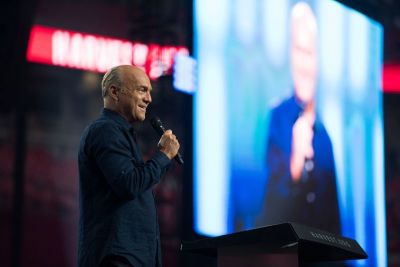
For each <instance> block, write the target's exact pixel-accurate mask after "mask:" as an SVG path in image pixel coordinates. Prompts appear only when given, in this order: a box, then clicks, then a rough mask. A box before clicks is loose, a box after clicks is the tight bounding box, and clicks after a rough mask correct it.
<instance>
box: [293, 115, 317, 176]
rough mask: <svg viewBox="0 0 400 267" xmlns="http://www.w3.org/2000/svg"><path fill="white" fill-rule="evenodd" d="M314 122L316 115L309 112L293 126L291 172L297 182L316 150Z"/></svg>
mask: <svg viewBox="0 0 400 267" xmlns="http://www.w3.org/2000/svg"><path fill="white" fill-rule="evenodd" d="M314 122H315V114H314V113H311V112H308V113H304V114H302V115H301V116H300V117H299V118H298V119H297V120H296V123H295V124H294V125H293V129H292V153H291V156H290V172H291V174H292V179H293V181H295V182H297V181H298V180H299V179H300V177H301V173H302V171H303V167H304V163H305V160H306V159H310V158H312V157H313V156H314V149H313V147H312V140H313V137H314V131H313V125H314Z"/></svg>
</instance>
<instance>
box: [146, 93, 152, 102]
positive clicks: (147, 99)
mask: <svg viewBox="0 0 400 267" xmlns="http://www.w3.org/2000/svg"><path fill="white" fill-rule="evenodd" d="M144 101H146V103H151V101H152V99H151V94H150V92H147V94H146V95H145V97H144Z"/></svg>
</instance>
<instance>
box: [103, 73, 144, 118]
mask: <svg viewBox="0 0 400 267" xmlns="http://www.w3.org/2000/svg"><path fill="white" fill-rule="evenodd" d="M101 87H102V94H103V100H104V107H105V108H108V109H111V110H114V111H116V112H118V113H119V114H121V115H122V116H123V117H124V118H125V119H126V120H127V121H129V122H134V121H143V120H144V119H145V117H146V109H147V106H148V105H149V104H150V103H151V95H150V93H151V90H152V87H151V84H150V80H149V78H148V77H147V75H146V73H145V72H144V71H143V70H141V69H140V68H138V67H136V66H130V65H121V66H117V67H114V68H112V69H110V70H109V71H108V72H107V73H106V74H105V75H104V77H103V81H102V82H101Z"/></svg>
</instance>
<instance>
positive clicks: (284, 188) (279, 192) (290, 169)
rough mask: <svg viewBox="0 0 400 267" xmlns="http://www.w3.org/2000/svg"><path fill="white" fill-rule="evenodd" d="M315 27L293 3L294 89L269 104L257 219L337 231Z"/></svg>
mask: <svg viewBox="0 0 400 267" xmlns="http://www.w3.org/2000/svg"><path fill="white" fill-rule="evenodd" d="M317 31H318V29H317V22H316V18H315V16H314V14H313V11H312V9H311V7H310V6H309V5H308V4H307V3H305V2H299V3H297V4H295V5H294V7H293V9H292V11H291V44H290V61H291V72H292V79H293V88H294V93H293V95H292V96H290V97H289V98H287V99H285V100H283V101H282V102H280V103H279V104H278V105H277V106H275V107H274V108H273V109H272V110H271V119H270V126H269V134H268V137H267V153H266V160H267V166H268V179H267V188H266V193H265V202H264V209H263V214H262V216H261V217H260V222H262V224H275V223H281V222H287V221H292V222H299V223H303V224H306V225H309V226H313V227H317V228H321V229H324V230H327V231H330V232H333V233H340V220H339V211H338V201H337V192H336V188H337V187H336V171H335V163H334V156H333V149H332V144H331V140H330V138H329V136H328V133H327V131H326V129H325V127H324V125H323V123H322V121H321V120H320V117H319V116H318V113H317V112H316V103H315V94H316V87H317V85H316V81H317V69H318V58H317V52H318V48H317Z"/></svg>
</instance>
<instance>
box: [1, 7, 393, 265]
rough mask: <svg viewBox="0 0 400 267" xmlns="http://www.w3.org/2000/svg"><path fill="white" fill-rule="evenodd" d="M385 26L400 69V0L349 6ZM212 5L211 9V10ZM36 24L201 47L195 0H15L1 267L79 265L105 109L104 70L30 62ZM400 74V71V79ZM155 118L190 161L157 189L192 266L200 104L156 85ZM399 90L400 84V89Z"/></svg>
mask: <svg viewBox="0 0 400 267" xmlns="http://www.w3.org/2000/svg"><path fill="white" fill-rule="evenodd" d="M340 2H344V3H346V4H348V5H349V6H351V7H354V8H356V9H358V10H360V11H362V12H365V13H367V14H368V15H370V16H371V17H373V18H375V19H377V20H378V21H380V22H381V23H382V24H383V25H384V27H385V36H384V39H385V46H384V49H385V51H384V60H385V63H397V64H399V65H400V2H399V1H396V0H379V1H378V0H369V1H361V0H359V1H340ZM210 8H212V7H210ZM34 24H41V25H44V26H52V27H55V28H64V29H68V30H72V31H79V32H87V33H92V34H99V35H106V36H111V37H115V38H121V39H127V40H131V41H140V42H143V43H158V44H165V45H167V44H168V45H184V46H187V47H188V48H189V49H190V50H191V48H192V47H191V46H192V2H191V1H189V0H147V1H145V0H114V1H112V0H99V1H94V0H80V1H77V0H71V1H66V0H64V1H51V0H41V1H40V0H39V1H33V0H30V1H28V0H19V1H18V0H16V1H6V2H4V3H3V4H2V5H1V9H0V26H1V29H2V31H1V37H0V38H1V39H0V41H1V46H0V62H1V64H0V77H1V79H0V266H15V267H16V266H31V267H35V266H41V267H46V266H60V267H70V266H75V265H76V255H77V253H76V247H77V246H76V245H77V223H78V215H79V207H78V190H79V189H78V170H77V148H78V145H79V139H80V134H81V132H82V130H83V128H84V127H85V126H86V125H87V124H88V123H89V122H90V121H91V120H93V119H94V118H95V117H96V116H97V115H98V113H99V112H100V110H101V107H102V99H101V94H100V91H101V89H100V81H101V78H102V75H101V74H97V73H92V72H85V71H80V70H71V69H64V68H59V67H54V66H45V65H38V64H33V63H28V62H26V59H25V53H26V52H25V51H26V46H27V40H28V37H29V31H30V27H31V26H32V25H34ZM399 75H400V73H399ZM153 88H154V90H153V103H152V105H151V109H150V110H149V114H148V116H147V118H150V117H151V116H152V115H155V114H157V115H158V116H159V117H160V118H161V119H162V121H163V122H164V124H165V125H166V127H167V128H171V129H173V130H174V132H175V133H176V134H177V136H178V138H179V139H180V142H181V151H182V153H183V154H184V158H185V162H186V164H185V165H184V167H179V166H177V165H174V166H173V167H172V170H171V171H170V172H169V173H168V175H167V176H166V177H165V179H163V181H162V182H161V183H160V184H159V185H158V186H157V187H156V188H155V192H156V198H157V202H158V203H157V209H158V213H159V220H160V227H161V234H162V237H161V238H162V245H163V260H164V266H166V267H172V266H188V261H187V257H186V256H185V255H183V256H182V255H181V254H180V253H179V246H180V242H181V240H192V239H195V238H198V236H196V235H195V234H194V233H193V230H192V215H191V214H192V213H191V211H192V210H191V203H192V202H191V201H192V187H191V185H192V181H191V179H192V168H191V167H192V166H191V160H192V159H191V152H192V151H191V142H192V140H191V136H192V130H191V126H192V113H191V107H192V99H191V97H190V96H189V95H186V94H183V93H180V92H177V91H175V90H174V89H173V88H172V77H170V76H165V77H161V78H160V79H158V80H157V81H154V82H153ZM399 92H400V88H399ZM384 126H385V171H386V207H387V209H386V211H387V218H386V220H387V236H388V256H389V261H388V262H389V266H400V194H399V193H400V138H399V136H400V94H388V93H385V94H384ZM137 127H138V130H139V136H140V138H139V139H140V141H141V147H142V150H143V152H144V154H145V157H149V156H151V155H152V153H153V152H154V148H155V147H156V143H157V141H158V138H157V135H156V134H155V133H154V131H153V130H152V129H151V127H150V125H149V123H148V120H147V121H146V123H144V124H142V125H138V126H137Z"/></svg>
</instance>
